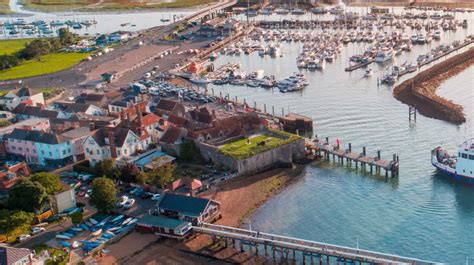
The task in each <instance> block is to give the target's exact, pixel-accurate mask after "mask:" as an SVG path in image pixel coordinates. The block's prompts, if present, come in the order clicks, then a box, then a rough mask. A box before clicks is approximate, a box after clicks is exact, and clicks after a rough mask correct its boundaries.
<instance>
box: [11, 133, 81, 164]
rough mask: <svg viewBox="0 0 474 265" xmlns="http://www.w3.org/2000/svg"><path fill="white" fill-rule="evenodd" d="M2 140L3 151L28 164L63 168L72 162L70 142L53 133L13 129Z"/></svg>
mask: <svg viewBox="0 0 474 265" xmlns="http://www.w3.org/2000/svg"><path fill="white" fill-rule="evenodd" d="M4 139H5V151H6V152H7V153H8V154H9V155H11V156H14V157H20V158H22V159H24V160H25V161H26V162H28V163H32V164H38V165H42V166H63V165H65V164H68V163H70V162H72V161H73V160H74V159H73V157H74V152H73V148H72V143H71V140H70V139H68V138H66V137H63V136H60V135H57V134H54V133H49V132H42V131H34V130H33V131H30V130H24V129H14V130H13V131H12V132H11V133H10V134H7V135H5V136H4Z"/></svg>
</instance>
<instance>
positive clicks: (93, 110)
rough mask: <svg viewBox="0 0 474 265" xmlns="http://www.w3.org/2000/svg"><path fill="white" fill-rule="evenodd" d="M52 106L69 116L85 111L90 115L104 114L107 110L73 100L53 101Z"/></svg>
mask: <svg viewBox="0 0 474 265" xmlns="http://www.w3.org/2000/svg"><path fill="white" fill-rule="evenodd" d="M53 106H54V107H55V108H56V109H57V110H59V111H61V112H63V113H64V116H65V117H70V116H72V114H75V113H85V114H88V115H92V116H102V115H106V114H107V111H106V110H105V109H102V108H100V107H97V106H95V105H93V104H82V103H75V102H55V103H54V104H53Z"/></svg>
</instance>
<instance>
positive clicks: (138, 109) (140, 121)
mask: <svg viewBox="0 0 474 265" xmlns="http://www.w3.org/2000/svg"><path fill="white" fill-rule="evenodd" d="M135 110H136V112H137V118H138V126H140V127H141V126H142V112H141V111H140V107H139V106H138V105H136V106H135Z"/></svg>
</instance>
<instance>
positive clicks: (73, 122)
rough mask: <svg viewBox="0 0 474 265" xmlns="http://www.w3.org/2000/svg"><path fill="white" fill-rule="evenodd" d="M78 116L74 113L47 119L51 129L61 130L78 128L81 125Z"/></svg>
mask: <svg viewBox="0 0 474 265" xmlns="http://www.w3.org/2000/svg"><path fill="white" fill-rule="evenodd" d="M78 117H79V115H77V114H74V115H71V116H70V117H69V118H51V119H49V123H50V125H51V130H52V131H55V132H63V131H66V130H70V129H75V128H79V127H80V126H81V125H80V120H79V118H78Z"/></svg>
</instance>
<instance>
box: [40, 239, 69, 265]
mask: <svg viewBox="0 0 474 265" xmlns="http://www.w3.org/2000/svg"><path fill="white" fill-rule="evenodd" d="M33 250H34V251H35V253H36V254H37V255H39V254H40V253H41V252H42V251H44V250H47V251H48V252H49V253H50V256H51V258H50V259H48V260H46V261H45V263H44V264H47V265H53V264H54V265H65V264H66V262H65V261H66V260H67V252H66V251H64V250H62V249H57V248H51V247H48V246H47V245H46V244H39V245H36V246H34V247H33ZM54 257H56V262H55V261H54Z"/></svg>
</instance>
